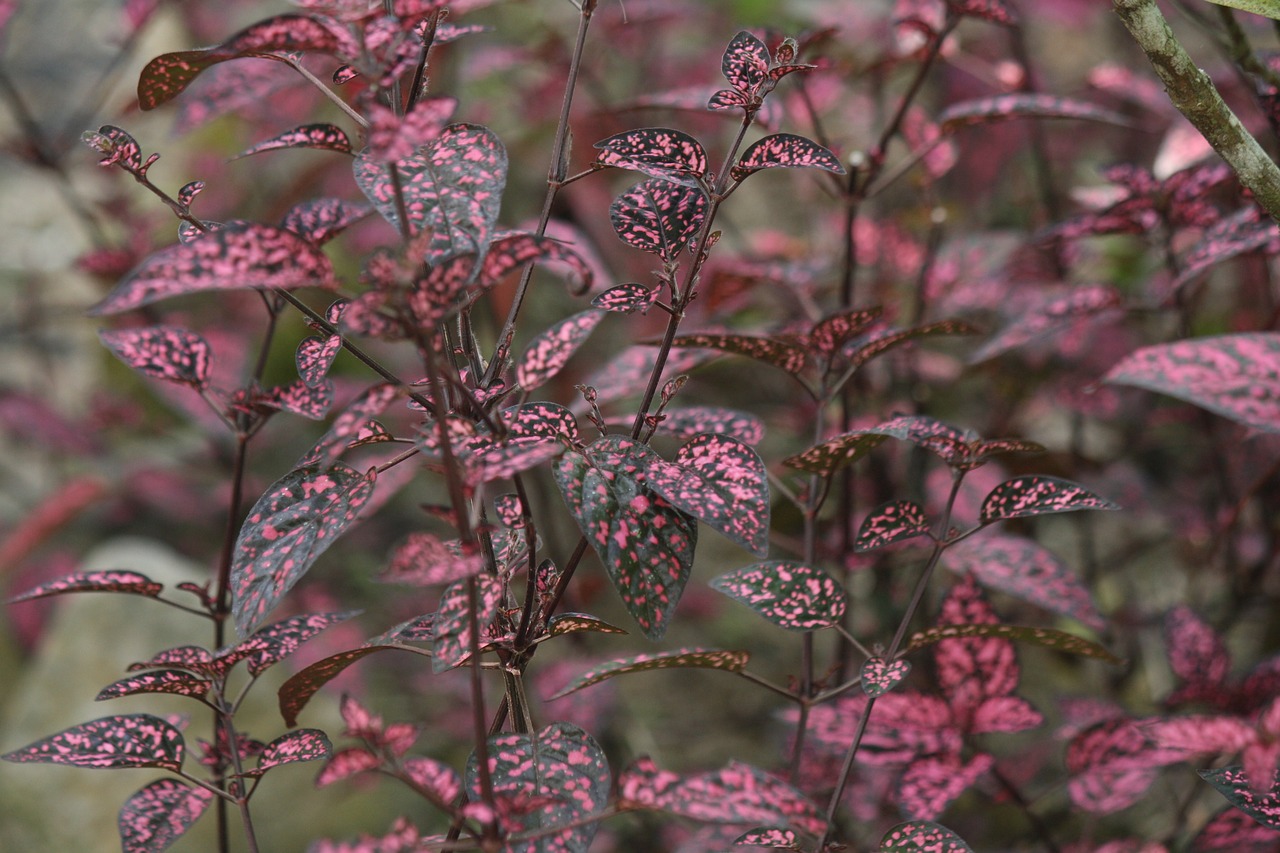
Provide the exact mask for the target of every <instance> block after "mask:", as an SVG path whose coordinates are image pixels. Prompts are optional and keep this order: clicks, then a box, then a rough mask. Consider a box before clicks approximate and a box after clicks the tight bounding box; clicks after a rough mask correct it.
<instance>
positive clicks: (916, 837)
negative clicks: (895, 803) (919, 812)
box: [878, 820, 973, 853]
mask: <svg viewBox="0 0 1280 853" xmlns="http://www.w3.org/2000/svg"><path fill="white" fill-rule="evenodd" d="M878 850H880V851H884V853H887V852H888V851H894V853H973V848H971V847H970V846H969V845H968V844H965V843H964V839H962V838H961V837H960V836H958V835H956V834H955V833H954V832H952V831H951V830H949V829H947V828H946V827H945V826H941V825H940V824H936V823H930V822H929V821H927V820H913V821H908V822H907V823H900V824H898V825H897V826H895V827H894V828H893V829H891V830H889V831H888V832H886V833H885V835H884V838H881V839H880V847H879V848H878Z"/></svg>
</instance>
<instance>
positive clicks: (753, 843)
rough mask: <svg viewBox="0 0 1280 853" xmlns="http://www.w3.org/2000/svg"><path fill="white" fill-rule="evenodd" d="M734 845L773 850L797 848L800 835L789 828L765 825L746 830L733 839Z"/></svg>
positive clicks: (798, 847)
mask: <svg viewBox="0 0 1280 853" xmlns="http://www.w3.org/2000/svg"><path fill="white" fill-rule="evenodd" d="M733 844H734V846H735V847H739V846H740V847H769V848H772V849H774V850H799V849H800V846H799V845H800V836H798V835H796V834H795V833H794V832H792V831H791V830H789V829H782V828H780V827H776V826H766V827H761V828H759V829H752V830H748V831H747V832H744V833H742V835H739V836H738V837H737V838H735V839H734V840H733Z"/></svg>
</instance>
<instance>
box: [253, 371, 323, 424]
mask: <svg viewBox="0 0 1280 853" xmlns="http://www.w3.org/2000/svg"><path fill="white" fill-rule="evenodd" d="M254 402H255V403H257V404H258V405H260V406H263V407H265V408H268V409H276V410H278V411H281V412H289V413H290V414H293V415H299V416H300V417H304V418H307V419H309V420H313V421H318V420H321V419H322V418H324V416H325V415H326V414H328V413H329V407H330V406H332V405H333V383H332V382H331V381H329V380H328V379H322V380H320V383H319V384H318V385H315V386H311V385H308V384H307V383H306V382H304V381H303V380H301V379H299V380H298V381H297V382H293V383H290V384H289V385H283V386H277V387H275V388H270V389H268V390H267V391H264V392H263V393H262V395H261V396H259V397H258V398H257V399H255V400H254Z"/></svg>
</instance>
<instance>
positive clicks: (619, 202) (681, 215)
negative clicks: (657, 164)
mask: <svg viewBox="0 0 1280 853" xmlns="http://www.w3.org/2000/svg"><path fill="white" fill-rule="evenodd" d="M706 212H707V197H706V195H704V194H703V192H702V190H701V189H699V188H698V187H692V186H686V185H684V184H677V183H673V182H671V181H667V180H659V179H657V178H650V179H649V180H647V181H641V182H640V183H638V184H636V185H635V186H634V187H632V188H631V189H629V190H627V191H626V192H624V193H623V194H622V195H620V196H618V197H617V198H615V199H614V200H613V204H612V205H610V207H609V219H610V220H611V221H612V222H613V230H614V231H616V232H617V234H618V237H619V239H621V240H622V242H624V243H626V244H627V245H629V246H634V247H635V248H637V249H640V250H641V251H643V252H648V253H649V254H651V255H657V256H658V257H660V258H662V259H663V260H664V261H673V260H675V258H676V256H677V255H679V254H680V252H681V250H683V249H684V247H685V245H686V244H688V242H689V240H691V239H692V238H693V236H694V235H695V234H697V233H698V229H699V228H700V227H702V221H703V219H704V218H705V216H706Z"/></svg>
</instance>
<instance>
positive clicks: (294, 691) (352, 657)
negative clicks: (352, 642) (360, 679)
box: [277, 643, 414, 726]
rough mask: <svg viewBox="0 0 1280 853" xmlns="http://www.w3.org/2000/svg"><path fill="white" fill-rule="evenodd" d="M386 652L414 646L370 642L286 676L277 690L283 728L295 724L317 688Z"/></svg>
mask: <svg viewBox="0 0 1280 853" xmlns="http://www.w3.org/2000/svg"><path fill="white" fill-rule="evenodd" d="M386 649H401V650H405V649H414V647H412V646H396V645H391V644H390V643H373V644H370V645H367V646H361V647H360V648H358V649H351V650H349V651H345V652H339V653H338V654H335V655H330V656H329V657H327V658H324V659H322V660H318V661H316V662H315V663H313V664H311V665H310V666H308V667H307V668H306V669H303V670H301V671H300V672H298V673H296V674H295V675H292V676H290V677H289V680H288V681H286V682H285V683H284V684H282V685H281V686H280V690H279V691H277V698H278V700H279V706H280V716H281V717H283V718H284V724H285V725H286V726H296V725H297V724H298V714H300V713H301V712H302V709H303V708H305V707H306V706H307V703H308V702H310V701H311V697H312V696H315V695H316V693H317V692H318V691H319V690H320V688H321V687H323V686H324V685H326V684H328V683H329V682H330V681H332V680H333V679H335V678H337V677H338V676H339V675H340V674H341V673H342V671H343V670H345V669H346V668H347V667H349V666H351V665H352V664H353V663H355V662H356V661H358V660H361V659H362V658H365V657H368V656H369V655H371V654H373V653H374V652H381V651H384V650H386Z"/></svg>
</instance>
